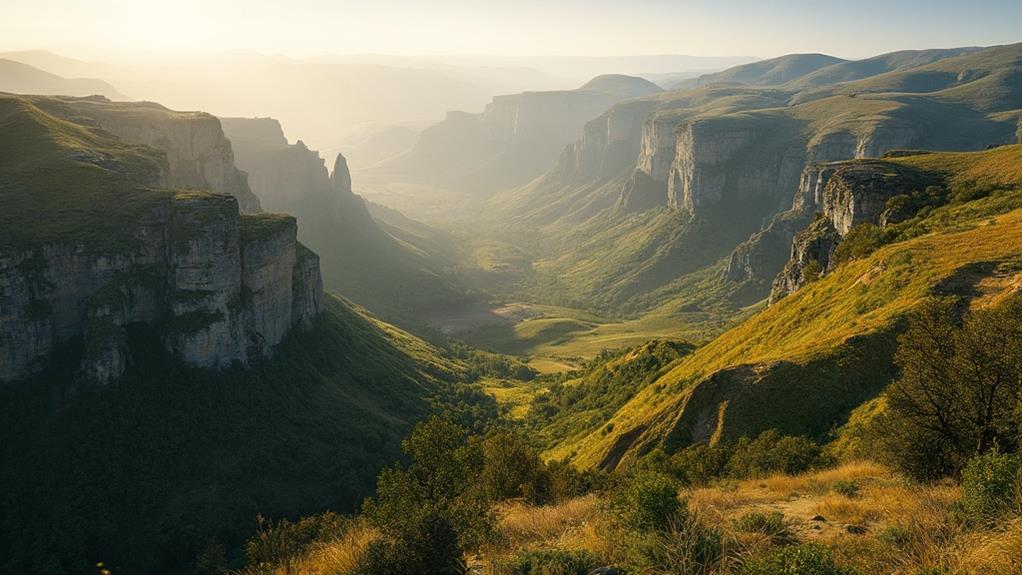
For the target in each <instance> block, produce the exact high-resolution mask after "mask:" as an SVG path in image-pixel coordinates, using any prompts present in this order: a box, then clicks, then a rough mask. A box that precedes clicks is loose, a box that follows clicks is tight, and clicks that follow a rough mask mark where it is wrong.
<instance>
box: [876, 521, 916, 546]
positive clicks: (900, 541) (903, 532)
mask: <svg viewBox="0 0 1022 575" xmlns="http://www.w3.org/2000/svg"><path fill="white" fill-rule="evenodd" d="M876 538H877V540H878V541H880V542H882V543H886V544H888V545H890V546H891V547H904V546H906V545H908V544H909V542H910V541H912V532H911V531H909V530H908V528H906V527H902V526H901V525H889V526H887V527H884V528H883V529H881V530H879V531H877V532H876Z"/></svg>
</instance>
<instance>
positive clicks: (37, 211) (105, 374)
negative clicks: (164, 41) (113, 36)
mask: <svg viewBox="0 0 1022 575" xmlns="http://www.w3.org/2000/svg"><path fill="white" fill-rule="evenodd" d="M239 208H240V212H241V213H239ZM259 211H260V207H259V201H258V199H257V198H256V197H255V195H254V194H253V193H252V191H251V190H250V189H249V187H248V184H247V183H246V176H245V174H244V173H243V172H241V171H239V170H238V169H237V168H236V167H235V165H234V158H233V154H232V150H231V144H230V142H228V141H227V139H226V138H225V137H224V134H223V131H222V130H221V127H220V123H219V121H218V120H217V119H216V118H215V117H213V116H210V115H208V114H202V113H190V112H189V113H183V112H174V111H171V110H168V109H166V108H164V107H162V106H159V105H158V104H153V103H113V102H110V101H109V100H106V99H105V98H102V97H88V98H68V97H38V96H13V95H0V230H3V233H2V234H0V379H2V380H5V381H8V380H16V379H21V378H24V377H26V376H28V375H29V374H31V373H33V372H35V371H38V370H39V369H41V368H43V367H44V366H45V364H46V362H47V360H48V358H49V357H50V355H51V354H52V353H53V351H54V349H55V348H56V347H57V346H59V345H61V344H62V343H63V342H68V341H73V340H79V339H80V341H81V342H82V345H83V352H84V353H83V360H82V365H81V368H82V374H83V376H85V377H86V378H88V379H92V380H98V381H101V382H108V381H110V380H112V379H115V378H117V377H118V376H119V375H120V374H121V373H123V371H124V369H125V366H126V364H127V363H128V362H130V361H131V358H130V357H128V353H127V345H126V337H127V336H126V332H125V329H124V328H125V326H127V325H128V324H132V323H136V322H146V323H150V324H156V325H158V326H159V329H160V332H161V341H162V343H163V345H164V346H165V348H166V349H167V350H169V351H171V352H173V353H174V354H176V355H178V356H180V357H181V358H182V359H183V360H184V361H186V362H187V363H190V364H194V365H198V366H203V367H210V368H222V367H226V366H229V365H231V364H232V363H235V362H240V363H241V364H247V363H248V362H249V361H250V360H251V359H253V358H255V357H261V356H266V355H269V354H270V353H271V352H272V348H273V346H274V345H276V344H278V343H279V342H280V341H281V340H282V339H283V337H284V336H285V334H286V333H287V332H288V331H289V330H290V329H291V328H292V327H296V326H308V325H310V322H311V320H312V318H313V317H314V316H315V315H316V314H317V313H318V312H319V310H320V306H321V301H322V285H321V280H320V275H319V261H318V257H317V256H316V254H314V253H313V252H311V251H310V250H308V249H306V248H305V247H304V246H302V245H301V244H300V243H298V241H297V239H296V234H297V228H296V223H295V219H294V218H292V217H290V216H285V215H276V214H264V213H258V212H259Z"/></svg>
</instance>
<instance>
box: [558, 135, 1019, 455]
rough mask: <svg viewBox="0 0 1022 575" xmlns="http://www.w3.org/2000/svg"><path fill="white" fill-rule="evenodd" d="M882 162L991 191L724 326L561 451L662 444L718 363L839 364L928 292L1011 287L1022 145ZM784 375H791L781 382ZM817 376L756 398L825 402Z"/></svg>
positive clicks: (985, 293)
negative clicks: (604, 426) (606, 426)
mask: <svg viewBox="0 0 1022 575" xmlns="http://www.w3.org/2000/svg"><path fill="white" fill-rule="evenodd" d="M892 161H895V162H902V163H905V164H906V165H913V166H916V167H922V168H926V169H938V170H941V171H942V172H943V173H944V174H945V175H946V176H947V177H948V181H949V182H950V183H951V185H952V186H959V187H965V186H973V187H979V186H988V187H990V186H992V188H991V189H994V191H992V193H990V195H989V196H987V197H985V198H983V199H979V200H975V201H972V202H968V203H964V204H958V205H954V204H952V205H948V206H945V207H943V208H940V209H938V210H935V211H934V212H933V213H932V214H931V215H930V216H929V217H928V218H927V219H926V220H924V224H923V225H924V226H925V231H926V232H928V234H927V235H923V236H921V237H917V238H914V239H911V240H908V241H904V242H901V243H897V244H894V245H890V246H887V247H885V248H883V249H881V250H879V251H877V252H876V253H874V254H873V255H871V256H870V257H868V258H865V259H860V260H853V261H851V262H849V263H847V264H845V265H843V266H841V267H839V268H838V269H837V270H836V271H834V272H833V273H831V274H828V275H827V276H825V277H824V278H823V279H821V280H820V281H818V282H816V283H812V284H810V285H808V286H806V287H805V288H803V289H802V290H800V291H798V292H796V293H795V294H794V295H792V296H789V297H788V298H785V299H783V300H781V302H780V303H778V304H777V305H775V306H772V307H770V308H769V309H767V310H764V311H763V312H761V313H759V314H757V315H756V316H754V317H752V318H751V319H749V320H748V321H746V322H745V323H743V324H742V325H740V326H738V327H736V328H734V329H732V330H730V331H728V332H726V333H724V334H723V335H721V336H720V337H718V338H717V339H716V340H714V341H713V342H711V343H709V344H708V345H706V346H704V347H702V348H701V349H699V350H698V351H697V352H695V353H694V354H693V355H691V356H689V357H687V358H685V359H683V360H682V361H681V362H680V363H679V365H678V366H677V367H675V368H674V369H673V370H672V371H671V372H669V373H668V374H666V375H665V376H664V377H663V378H662V379H661V380H660V381H659V382H658V383H657V384H656V385H652V386H649V387H647V388H646V389H645V390H644V391H642V392H641V393H640V394H639V395H638V396H637V397H636V398H635V399H634V400H632V401H631V402H629V403H628V404H626V405H625V406H624V407H623V408H622V409H621V410H620V411H618V413H617V414H616V415H615V416H614V418H613V419H612V420H611V421H612V422H613V423H614V431H613V433H608V434H605V435H601V434H591V435H589V436H588V437H586V438H584V439H583V440H581V441H578V442H574V443H568V444H565V445H563V446H561V447H560V448H559V449H560V450H561V451H563V452H567V453H575V454H576V461H577V462H578V463H579V464H581V465H596V464H598V463H600V462H601V461H606V458H607V457H608V455H610V454H612V452H613V451H614V450H615V449H617V450H621V449H624V450H625V451H627V449H628V448H630V447H631V446H633V445H654V444H658V443H662V442H663V441H666V440H667V439H668V437H670V436H671V434H672V432H674V431H675V428H676V426H677V425H678V424H679V417H682V416H683V415H684V411H685V408H686V402H687V401H689V400H690V399H691V397H692V394H693V393H694V391H693V390H695V389H698V387H699V386H694V384H696V383H697V382H700V381H702V380H704V379H705V378H707V377H709V376H711V375H712V374H714V373H717V372H719V371H720V370H733V369H735V368H737V367H738V366H760V367H759V368H757V369H761V370H765V372H764V373H744V374H738V375H736V376H735V377H734V378H733V380H740V383H741V384H742V385H741V386H740V387H741V388H742V389H744V388H745V387H746V386H747V385H748V384H755V383H756V382H760V383H762V382H763V381H769V379H770V377H769V373H768V372H769V370H770V369H771V368H773V367H776V366H773V365H772V364H774V363H775V362H785V363H784V364H781V366H782V367H785V366H788V365H796V366H802V367H806V366H809V367H811V366H812V365H813V362H818V361H820V360H821V359H827V358H829V363H830V364H831V367H836V368H840V367H841V364H842V362H846V361H848V358H847V357H846V356H845V355H844V354H846V353H847V352H848V350H849V349H851V348H850V347H849V346H848V343H849V342H857V341H860V340H861V338H863V337H864V336H865V337H874V336H882V335H883V334H885V333H889V332H890V330H891V329H893V328H895V326H896V325H897V323H898V321H899V318H901V317H902V316H903V315H904V314H905V313H906V312H907V311H908V310H910V309H912V308H913V307H914V306H915V305H917V304H918V303H919V302H920V301H921V300H922V299H923V298H925V297H927V296H929V295H931V294H933V293H935V292H936V293H957V294H961V295H968V296H973V297H996V295H997V294H998V293H1000V292H1003V291H1004V290H1005V289H1008V288H1009V287H1010V286H1011V285H1013V281H1014V280H1013V278H1014V279H1018V276H1019V272H1020V270H1022V254H1020V253H1019V252H1018V246H1019V245H1022V209H1020V208H1022V186H1020V183H1022V177H1020V176H1022V174H1020V173H1019V168H1018V166H1019V165H1020V163H1022V146H1010V147H1004V148H999V149H995V150H992V151H989V152H981V153H972V154H965V153H962V154H929V155H922V156H912V157H908V158H902V159H898V160H892ZM997 189H999V191H998V190H997ZM997 276H1000V277H1001V279H1000V280H998V281H994V280H992V279H989V278H991V277H997ZM866 359H868V356H867V357H866ZM857 365H862V364H857ZM839 371H840V370H839ZM852 371H853V372H854V370H852ZM849 375H850V374H849ZM784 380H786V381H788V382H790V384H789V385H787V386H786V385H785V381H784ZM820 381H824V379H823V378H822V377H821V378H820V379H815V380H814V378H805V377H801V378H796V377H793V376H792V375H789V376H788V377H785V378H780V381H778V382H777V383H778V391H779V392H782V395H781V396H778V395H770V394H768V395H767V396H765V397H760V398H758V399H759V400H761V401H764V400H768V399H771V398H772V399H773V400H775V401H776V403H774V404H772V405H771V409H772V410H777V409H780V410H784V409H785V408H784V407H782V405H785V404H784V401H785V399H784V398H788V399H789V400H796V399H798V400H801V401H802V402H805V401H806V400H807V399H808V398H811V397H818V398H819V399H820V400H821V401H823V400H824V397H823V394H821V390H820V389H816V388H815V386H816V385H817V384H818V383H819V382H820ZM837 383H841V382H840V381H838V382H837ZM721 385H723V384H721ZM729 385H730V384H729ZM734 385H737V384H734ZM845 385H846V387H847V385H851V383H849V382H846V383H845ZM822 387H823V389H826V388H827V386H822ZM809 403H810V404H812V401H809ZM721 409H722V413H721V415H719V417H716V418H714V419H715V420H716V421H718V422H721V421H727V419H728V418H727V416H726V414H724V413H723V410H727V409H731V408H730V407H728V406H727V404H726V403H725V404H724V407H722V408H721ZM679 413H680V414H682V415H679ZM734 423H736V425H738V428H737V429H735V430H732V431H731V433H741V432H743V431H746V429H742V425H743V424H742V421H741V418H738V420H737V421H734ZM744 425H749V423H748V422H747V421H746V422H745V424H744ZM819 426H820V425H819V424H817V427H819ZM806 431H808V430H806ZM629 434H631V435H629Z"/></svg>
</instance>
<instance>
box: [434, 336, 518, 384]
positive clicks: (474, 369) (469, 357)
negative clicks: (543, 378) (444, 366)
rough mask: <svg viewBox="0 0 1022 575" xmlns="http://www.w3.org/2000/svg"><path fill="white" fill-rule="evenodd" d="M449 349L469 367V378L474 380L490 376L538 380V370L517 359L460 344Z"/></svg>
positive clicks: (453, 343)
mask: <svg viewBox="0 0 1022 575" xmlns="http://www.w3.org/2000/svg"><path fill="white" fill-rule="evenodd" d="M448 347H449V348H450V350H451V352H452V354H453V355H454V357H456V358H458V359H460V360H462V361H464V362H465V364H466V365H468V370H469V371H468V373H469V377H470V378H472V379H478V378H481V377H486V376H490V377H498V378H502V379H517V380H519V381H532V380H533V379H535V378H536V375H537V372H536V370H535V369H533V368H532V367H530V366H529V364H527V363H525V362H524V361H522V360H521V359H518V358H516V357H512V356H509V355H502V354H499V353H491V352H488V351H481V350H478V349H474V348H471V347H469V346H467V345H465V344H462V343H458V342H451V343H450V344H448Z"/></svg>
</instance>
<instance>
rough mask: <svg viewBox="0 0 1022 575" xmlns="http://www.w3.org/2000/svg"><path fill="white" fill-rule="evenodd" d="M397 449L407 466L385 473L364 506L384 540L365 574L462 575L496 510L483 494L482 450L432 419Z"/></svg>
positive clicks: (373, 550) (370, 557) (453, 428)
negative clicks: (465, 561) (463, 563)
mask: <svg viewBox="0 0 1022 575" xmlns="http://www.w3.org/2000/svg"><path fill="white" fill-rule="evenodd" d="M402 445H403V448H404V451H405V453H407V454H408V456H409V458H410V459H411V462H410V463H409V464H408V465H407V466H406V467H400V466H395V467H392V468H390V469H385V470H383V472H381V473H380V475H379V477H378V479H377V488H376V498H375V499H371V500H367V501H366V503H365V504H364V506H363V512H364V514H365V516H366V517H367V518H368V520H369V521H370V523H371V524H372V525H373V526H375V527H376V528H377V529H379V531H380V533H381V535H382V536H383V538H382V539H381V540H380V541H378V542H376V543H374V544H373V546H372V547H371V548H370V550H369V552H368V553H367V554H366V558H365V561H366V565H365V569H364V572H365V573H371V574H373V575H388V574H390V573H422V572H429V573H459V572H461V569H462V566H461V557H462V555H463V554H464V552H466V551H467V550H470V549H474V548H478V547H479V546H480V545H481V544H482V543H483V542H484V541H485V540H486V539H487V538H488V537H489V536H490V534H491V533H492V530H493V522H494V518H493V511H492V509H491V506H490V502H489V500H488V499H487V498H486V497H485V495H484V491H483V489H481V488H480V481H479V477H480V470H481V469H482V467H483V459H484V456H483V451H482V449H481V447H480V443H479V442H478V441H475V440H473V439H472V438H470V437H469V436H468V435H467V433H466V431H465V429H464V428H462V427H460V426H458V425H457V424H455V423H453V422H452V421H450V420H448V419H444V418H438V417H434V418H432V419H430V420H428V421H426V422H423V423H420V424H419V425H417V426H416V428H415V430H414V431H413V432H412V435H411V437H409V438H408V439H407V440H405V441H404V442H403V444H402ZM422 569H426V571H422Z"/></svg>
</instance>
